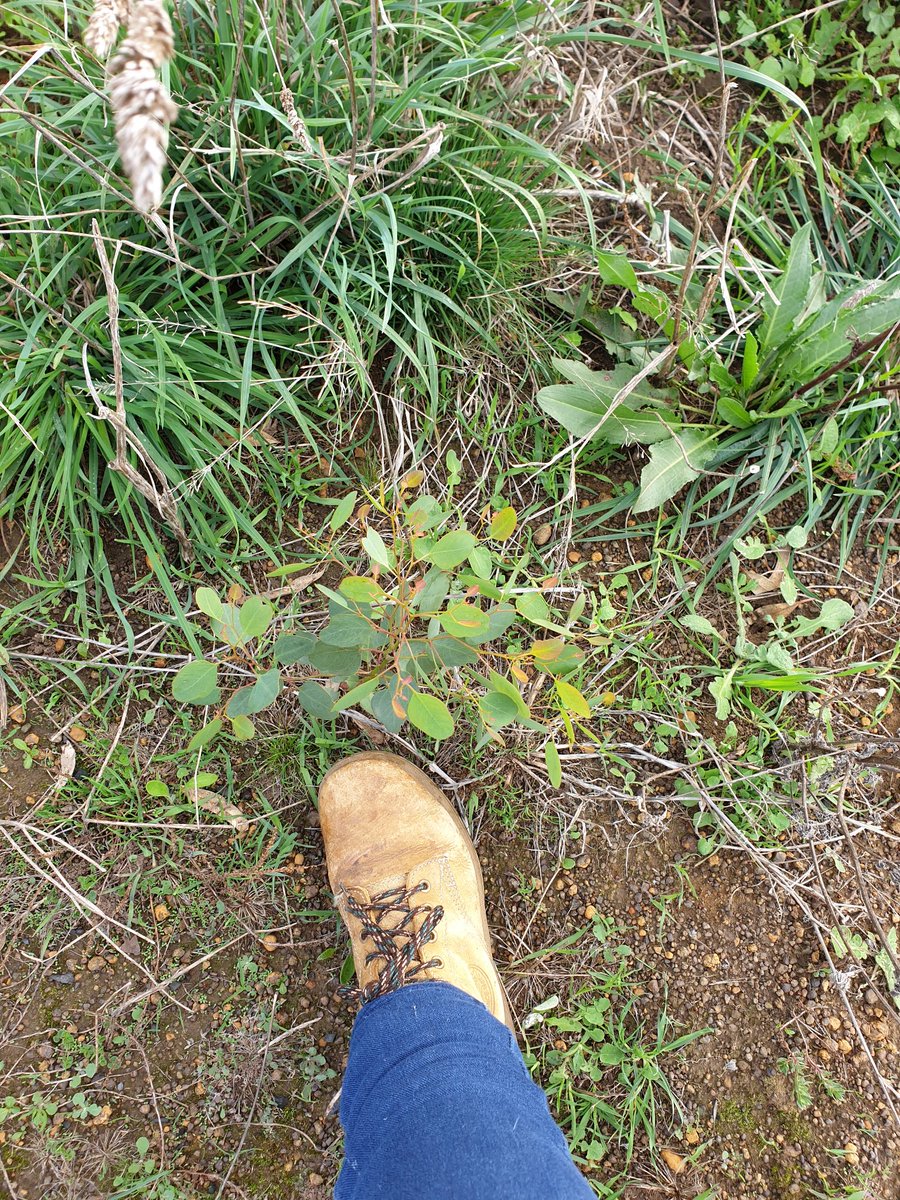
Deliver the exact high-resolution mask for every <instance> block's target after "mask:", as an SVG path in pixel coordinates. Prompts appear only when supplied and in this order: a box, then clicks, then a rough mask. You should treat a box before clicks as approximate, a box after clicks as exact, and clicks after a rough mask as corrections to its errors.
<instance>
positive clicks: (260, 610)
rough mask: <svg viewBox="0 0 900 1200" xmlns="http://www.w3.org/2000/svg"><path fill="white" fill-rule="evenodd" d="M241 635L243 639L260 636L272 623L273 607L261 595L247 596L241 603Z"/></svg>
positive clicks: (248, 639)
mask: <svg viewBox="0 0 900 1200" xmlns="http://www.w3.org/2000/svg"><path fill="white" fill-rule="evenodd" d="M240 616H241V622H240V628H241V635H242V637H243V638H244V640H245V641H250V639H251V638H260V637H262V635H263V634H264V633H265V632H266V630H267V629H268V628H269V626H270V625H271V624H272V619H273V617H274V616H275V608H274V606H273V605H272V604H271V603H270V602H269V601H268V600H264V599H263V597H262V596H248V597H247V599H246V600H245V601H244V603H243V604H242V605H241V613H240Z"/></svg>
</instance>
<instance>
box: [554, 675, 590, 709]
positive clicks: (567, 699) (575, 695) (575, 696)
mask: <svg viewBox="0 0 900 1200" xmlns="http://www.w3.org/2000/svg"><path fill="white" fill-rule="evenodd" d="M556 693H557V695H558V696H559V698H560V700H561V701H562V702H563V704H564V705H565V707H566V709H567V711H568V712H570V713H574V714H575V716H577V717H589V716H590V715H591V706H590V705H589V704H588V702H587V700H586V699H585V698H584V696H582V694H581V692H579V690H578V688H577V687H573V686H572V684H571V683H566V682H565V681H564V680H562V679H557V680H556Z"/></svg>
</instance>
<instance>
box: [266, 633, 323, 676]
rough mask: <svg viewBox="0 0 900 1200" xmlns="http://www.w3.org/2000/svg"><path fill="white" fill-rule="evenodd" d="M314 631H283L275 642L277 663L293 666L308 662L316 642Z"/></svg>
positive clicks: (274, 651)
mask: <svg viewBox="0 0 900 1200" xmlns="http://www.w3.org/2000/svg"><path fill="white" fill-rule="evenodd" d="M316 641H317V639H316V637H315V635H314V634H312V633H306V632H305V631H303V632H301V633H282V634H280V635H279V637H278V639H277V640H276V642H275V648H274V650H273V657H274V659H275V662H276V663H280V665H281V666H283V667H292V666H294V665H295V664H296V663H303V664H307V663H308V662H309V652H310V651H311V650H312V649H313V647H314V646H315V644H316Z"/></svg>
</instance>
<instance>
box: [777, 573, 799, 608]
mask: <svg viewBox="0 0 900 1200" xmlns="http://www.w3.org/2000/svg"><path fill="white" fill-rule="evenodd" d="M778 590H779V591H780V592H781V598H782V600H783V601H784V602H785V604H796V603H797V597H798V596H799V595H800V591H799V588H798V587H797V585H796V583H794V581H793V579H792V578H791V576H790V575H785V577H784V579H782V581H781V583H780V584H779V587H778Z"/></svg>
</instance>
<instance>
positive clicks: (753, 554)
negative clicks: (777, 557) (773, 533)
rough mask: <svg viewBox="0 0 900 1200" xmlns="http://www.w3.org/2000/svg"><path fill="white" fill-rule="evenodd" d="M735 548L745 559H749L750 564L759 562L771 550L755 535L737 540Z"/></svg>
mask: <svg viewBox="0 0 900 1200" xmlns="http://www.w3.org/2000/svg"><path fill="white" fill-rule="evenodd" d="M734 548H735V550H737V552H738V553H739V554H742V555H743V556H744V558H746V559H749V561H750V562H757V561H758V560H759V559H760V558H762V557H763V555H764V554H767V553H768V550H769V547H768V546H767V545H766V543H765V542H764V541H762V540H761V539H760V538H758V537H756V536H755V535H754V536H753V537H746V538H735V542H734Z"/></svg>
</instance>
